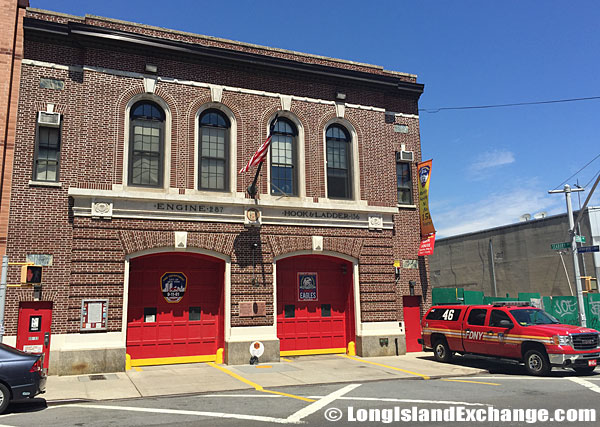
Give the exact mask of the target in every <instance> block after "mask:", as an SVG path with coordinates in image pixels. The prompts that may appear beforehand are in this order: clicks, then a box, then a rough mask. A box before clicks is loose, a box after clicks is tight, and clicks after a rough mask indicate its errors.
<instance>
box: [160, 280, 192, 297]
mask: <svg viewBox="0 0 600 427" xmlns="http://www.w3.org/2000/svg"><path fill="white" fill-rule="evenodd" d="M160 288H161V290H162V294H163V297H164V298H165V300H166V301H167V302H169V303H174V302H179V301H181V299H182V298H183V296H184V295H185V289H186V288H187V277H185V274H183V273H165V274H163V275H162V277H161V278H160Z"/></svg>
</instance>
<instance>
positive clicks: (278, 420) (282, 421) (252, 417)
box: [74, 403, 293, 424]
mask: <svg viewBox="0 0 600 427" xmlns="http://www.w3.org/2000/svg"><path fill="white" fill-rule="evenodd" d="M74 406H78V407H80V408H92V409H102V410H104V411H106V410H107V409H108V410H113V411H129V412H148V413H154V414H172V415H197V416H202V417H214V418H233V419H238V420H251V421H265V422H271V423H278V424H290V423H292V422H293V421H289V420H286V419H284V418H274V417H265V416H262V415H243V414H227V413H224V412H205V411H186V410H183V409H160V408H139V407H135V406H115V405H91V404H85V403H82V404H77V405H74Z"/></svg>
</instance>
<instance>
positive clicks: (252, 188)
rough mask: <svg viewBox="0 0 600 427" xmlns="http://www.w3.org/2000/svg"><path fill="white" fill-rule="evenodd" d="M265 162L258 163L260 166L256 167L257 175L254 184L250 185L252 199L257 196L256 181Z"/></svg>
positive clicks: (249, 192)
mask: <svg viewBox="0 0 600 427" xmlns="http://www.w3.org/2000/svg"><path fill="white" fill-rule="evenodd" d="M263 163H264V162H260V163H259V164H258V168H256V175H254V181H252V184H251V185H250V186H249V187H248V189H247V190H248V195H249V196H250V198H251V199H255V198H256V193H257V189H256V181H257V180H258V174H259V173H260V168H261V167H262V165H263Z"/></svg>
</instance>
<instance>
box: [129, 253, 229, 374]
mask: <svg viewBox="0 0 600 427" xmlns="http://www.w3.org/2000/svg"><path fill="white" fill-rule="evenodd" d="M224 266H225V263H224V262H223V261H221V260H218V259H215V258H212V257H207V256H202V255H198V254H182V253H161V254H155V255H147V256H143V257H140V258H135V259H133V260H132V261H131V264H130V275H129V302H128V305H129V307H128V314H127V353H128V354H129V355H130V356H131V359H132V360H136V359H137V360H138V361H139V360H140V359H141V360H145V361H146V362H148V363H147V364H151V363H185V362H198V361H203V360H204V359H206V360H209V359H211V358H214V355H215V354H216V352H217V349H218V348H220V347H222V346H223V329H224V325H223V280H224ZM206 355H209V356H210V357H204V358H202V357H198V356H206ZM149 359H161V360H149ZM137 364H138V365H139V364H140V362H138V363H137ZM135 365H136V363H134V366H135Z"/></svg>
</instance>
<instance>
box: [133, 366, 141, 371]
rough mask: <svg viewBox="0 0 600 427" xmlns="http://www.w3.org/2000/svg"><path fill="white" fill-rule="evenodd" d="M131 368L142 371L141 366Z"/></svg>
mask: <svg viewBox="0 0 600 427" xmlns="http://www.w3.org/2000/svg"><path fill="white" fill-rule="evenodd" d="M133 369H134V370H135V371H137V372H142V368H140V367H139V366H134V367H133Z"/></svg>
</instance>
